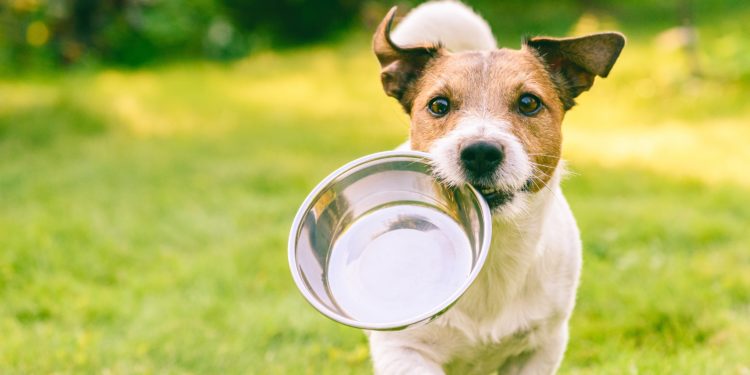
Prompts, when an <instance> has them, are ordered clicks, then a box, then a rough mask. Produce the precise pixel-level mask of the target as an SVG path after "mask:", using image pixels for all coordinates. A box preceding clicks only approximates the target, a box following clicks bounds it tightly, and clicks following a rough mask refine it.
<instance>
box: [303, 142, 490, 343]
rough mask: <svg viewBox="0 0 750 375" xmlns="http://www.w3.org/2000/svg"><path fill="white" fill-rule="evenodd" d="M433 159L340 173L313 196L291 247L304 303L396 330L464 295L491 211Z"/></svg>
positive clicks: (392, 156)
mask: <svg viewBox="0 0 750 375" xmlns="http://www.w3.org/2000/svg"><path fill="white" fill-rule="evenodd" d="M426 157H427V156H426V155H425V154H417V153H408V154H404V153H384V154H381V155H378V154H376V155H373V156H371V157H366V158H364V159H360V160H358V161H355V162H353V163H350V164H349V165H347V166H345V167H343V168H341V169H339V170H338V171H336V172H334V173H333V174H332V175H331V176H329V177H328V178H327V179H326V180H324V181H323V182H322V183H321V184H320V185H319V186H318V187H317V188H316V189H315V190H314V191H313V192H312V193H311V194H310V196H309V197H308V199H307V200H306V201H305V203H304V204H303V206H302V207H301V208H300V211H299V213H298V215H297V218H296V219H295V225H294V226H293V229H292V233H291V238H290V266H291V267H292V271H293V274H294V275H295V280H296V281H297V284H298V286H299V287H300V290H301V291H302V293H303V295H305V297H306V298H307V299H308V301H310V303H312V304H313V306H315V307H316V308H317V309H318V310H320V311H321V312H322V313H324V314H325V315H327V316H329V317H330V318H332V319H334V320H336V321H339V322H341V323H344V324H348V325H352V326H355V327H360V328H368V329H394V328H400V327H404V326H408V325H410V324H413V323H415V322H418V321H422V320H425V319H429V318H431V317H433V316H435V315H437V314H439V313H440V312H441V311H443V310H444V309H446V308H447V307H448V306H450V305H451V304H452V303H453V302H455V300H456V299H457V298H458V297H459V296H460V295H461V294H462V293H463V291H464V290H465V289H466V288H467V287H468V285H469V284H470V283H471V281H472V280H473V279H474V277H476V274H477V273H478V271H479V268H481V265H482V263H483V261H484V257H485V256H486V248H487V242H488V241H489V231H490V229H489V225H490V223H489V222H488V220H487V219H488V217H489V214H488V210H489V209H488V208H487V207H486V204H485V203H484V201H483V200H482V198H481V197H479V195H478V194H477V193H476V192H475V191H474V190H473V189H472V188H470V187H469V186H465V187H461V188H456V189H454V188H449V187H446V186H444V185H442V184H440V183H438V182H437V181H436V180H435V178H434V177H433V176H432V175H431V174H430V170H429V165H428V164H427V160H426Z"/></svg>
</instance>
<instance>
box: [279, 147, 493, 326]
mask: <svg viewBox="0 0 750 375" xmlns="http://www.w3.org/2000/svg"><path fill="white" fill-rule="evenodd" d="M398 157H406V158H413V159H418V160H417V161H421V162H423V163H425V164H428V165H429V164H430V162H431V161H432V156H431V155H430V154H428V153H426V152H421V151H405V150H393V151H382V152H376V153H373V154H369V155H366V156H363V157H360V158H357V159H355V160H353V161H350V162H348V163H346V164H344V165H343V166H341V167H339V168H338V169H336V170H335V171H333V172H331V173H330V174H329V175H328V176H326V177H325V178H324V179H323V180H322V181H320V182H319V183H318V184H317V185H316V186H315V188H313V190H312V191H311V192H310V193H309V194H308V195H307V197H306V198H305V200H304V201H303V202H302V204H301V205H300V207H299V209H298V210H297V214H296V215H295V216H294V221H293V222H292V227H291V230H290V232H289V240H288V244H287V251H288V260H289V269H290V271H291V273H292V278H293V279H294V283H295V284H296V286H297V290H298V291H299V292H300V293H301V294H302V296H303V297H305V300H307V302H308V303H309V304H310V305H312V306H313V307H314V308H315V309H316V310H318V311H319V312H320V313H322V314H323V315H325V316H327V317H328V318H329V319H331V320H333V321H336V322H338V323H341V324H344V325H347V326H350V327H354V328H360V329H367V330H398V329H403V328H406V327H409V326H413V325H415V324H418V323H421V322H424V321H429V320H431V319H433V318H435V317H437V316H438V315H440V314H441V313H443V312H444V311H445V310H447V309H448V308H449V307H451V306H452V305H453V304H454V303H456V301H458V299H459V298H461V296H462V295H463V294H464V293H465V292H466V290H467V289H468V288H469V287H470V286H471V285H472V284H473V283H474V280H476V278H477V276H478V275H479V272H480V271H481V270H482V268H484V263H485V261H486V260H487V254H488V253H489V247H490V242H491V240H492V213H491V210H490V207H489V205H488V204H487V202H486V201H485V199H484V197H482V195H481V194H480V193H479V191H477V189H476V188H474V186H472V185H471V184H468V183H467V184H465V186H467V187H468V188H469V191H471V192H472V193H473V194H474V197H475V199H476V200H477V201H478V202H479V211H480V214H481V217H482V220H483V222H484V223H485V225H484V228H483V229H484V233H483V236H482V239H481V240H482V242H481V247H480V248H479V257H478V259H477V262H476V266H474V267H473V269H472V271H471V273H470V274H469V276H468V277H467V278H466V280H465V281H464V283H463V284H462V285H461V287H460V288H457V289H456V291H454V292H453V294H451V296H450V297H448V298H446V299H445V300H444V301H443V302H441V303H440V304H439V305H438V306H436V307H434V308H433V309H431V310H430V311H428V312H425V313H422V314H420V315H417V316H414V317H411V318H407V319H402V320H399V321H394V322H386V323H368V322H362V321H359V320H354V319H350V318H347V317H345V316H342V315H339V314H337V313H335V312H334V311H332V310H331V309H330V308H328V307H327V306H325V305H323V304H322V303H321V302H319V301H318V300H317V299H316V298H314V297H313V296H311V295H310V292H309V291H308V290H307V289H308V288H307V285H306V284H307V283H306V282H305V281H304V280H303V279H302V275H301V274H300V270H299V268H298V267H297V252H296V249H297V239H298V238H299V231H300V227H301V224H302V219H303V218H304V217H305V215H306V214H307V213H308V212H309V211H310V209H311V208H312V207H311V204H312V202H313V201H314V200H316V199H318V197H319V196H320V194H321V193H322V191H323V190H324V189H325V188H327V187H328V186H329V185H330V184H331V183H332V182H333V181H334V180H335V179H336V178H338V177H340V176H341V175H343V174H344V173H346V172H348V171H351V170H354V169H356V168H357V167H360V166H362V165H365V164H368V163H370V162H373V161H376V160H379V159H390V158H398ZM324 272H325V270H324Z"/></svg>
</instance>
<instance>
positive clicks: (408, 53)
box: [372, 7, 441, 113]
mask: <svg viewBox="0 0 750 375" xmlns="http://www.w3.org/2000/svg"><path fill="white" fill-rule="evenodd" d="M395 15H396V7H393V8H391V10H390V11H389V12H388V14H387V15H386V16H385V18H383V21H381V22H380V25H379V26H378V29H377V30H376V31H375V35H374V37H373V40H372V49H373V51H374V52H375V56H377V58H378V61H379V62H380V68H381V71H380V80H381V82H382V83H383V90H385V93H386V94H388V95H389V96H392V97H394V98H396V99H397V100H398V101H399V102H400V103H401V105H402V106H403V107H404V110H406V112H407V113H409V112H410V111H411V105H412V101H413V94H412V93H410V90H409V88H410V87H411V86H412V85H413V84H414V83H415V82H416V81H417V79H419V77H421V75H422V71H423V70H424V68H425V66H426V65H427V63H428V62H429V61H430V59H432V58H433V57H436V56H438V55H439V54H440V53H441V49H440V46H439V45H434V44H425V45H416V46H404V47H401V46H397V45H396V43H394V42H393V40H391V35H390V34H391V26H392V24H393V18H394V16H395Z"/></svg>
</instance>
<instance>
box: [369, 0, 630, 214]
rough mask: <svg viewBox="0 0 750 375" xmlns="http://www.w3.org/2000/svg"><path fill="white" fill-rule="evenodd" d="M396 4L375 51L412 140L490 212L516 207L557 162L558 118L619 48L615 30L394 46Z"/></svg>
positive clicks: (604, 70)
mask: <svg viewBox="0 0 750 375" xmlns="http://www.w3.org/2000/svg"><path fill="white" fill-rule="evenodd" d="M394 14H395V8H393V9H391V11H390V12H389V13H388V15H386V17H385V19H383V21H382V22H381V24H380V26H379V27H378V29H377V31H376V32H375V36H374V40H373V49H374V51H375V55H376V56H377V58H378V60H379V61H380V65H381V68H382V71H381V80H382V83H383V88H384V89H385V92H386V94H388V95H389V96H392V97H394V98H396V99H397V100H398V101H399V102H400V103H401V105H402V106H403V108H404V110H405V111H406V112H407V113H408V114H409V115H410V116H411V136H410V139H411V147H412V149H414V150H419V151H425V152H429V153H430V154H432V155H433V157H434V159H435V163H434V164H435V165H434V170H435V174H436V175H437V176H438V177H439V178H441V179H442V180H444V181H445V182H447V183H448V184H454V185H458V184H463V183H465V182H468V183H470V184H472V185H474V186H475V187H476V188H477V189H479V190H480V191H481V192H482V194H483V195H484V197H485V199H486V200H487V202H488V203H489V205H490V206H491V207H492V208H493V210H494V212H495V214H497V215H500V216H503V215H511V214H513V213H514V212H518V211H521V210H523V205H524V202H525V201H527V200H526V199H524V197H527V196H529V195H531V194H535V193H537V192H539V191H540V190H541V189H543V188H544V187H545V186H546V184H547V183H548V182H549V180H550V179H551V178H552V176H553V174H554V173H555V169H556V168H557V166H558V164H559V160H560V151H561V142H562V132H561V123H562V120H563V117H564V116H565V112H566V111H567V110H568V109H570V108H571V107H572V106H573V105H574V104H575V102H574V99H575V98H576V97H577V96H578V95H579V94H580V93H582V92H583V91H586V90H588V89H589V88H590V87H591V85H592V84H593V83H594V77H595V76H600V77H606V76H607V74H608V73H609V71H610V69H611V68H612V65H614V63H615V60H616V59H617V57H618V56H619V54H620V51H621V49H622V47H623V46H624V43H625V39H624V37H623V36H622V35H621V34H619V33H600V34H593V35H588V36H583V37H577V38H564V39H555V38H532V39H528V40H526V41H525V42H524V44H523V46H522V48H521V49H520V50H511V49H505V48H502V49H496V50H493V51H476V52H458V53H451V52H449V51H447V50H446V49H444V48H442V47H441V46H440V45H428V44H426V45H416V46H414V45H412V46H398V45H396V44H395V43H394V42H393V41H392V40H391V38H390V29H391V24H392V22H393V17H394Z"/></svg>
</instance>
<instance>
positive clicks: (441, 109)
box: [427, 96, 451, 117]
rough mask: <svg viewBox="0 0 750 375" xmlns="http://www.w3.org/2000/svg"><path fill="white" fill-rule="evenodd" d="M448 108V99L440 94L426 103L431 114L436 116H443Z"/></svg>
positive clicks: (449, 105) (449, 107) (449, 106)
mask: <svg viewBox="0 0 750 375" xmlns="http://www.w3.org/2000/svg"><path fill="white" fill-rule="evenodd" d="M450 109H451V104H450V102H449V101H448V99H446V98H443V97H442V96H438V97H437V98H435V99H432V100H430V103H429V104H427V110H428V111H430V113H431V114H432V115H433V116H437V117H442V116H445V114H446V113H448V111H450Z"/></svg>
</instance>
